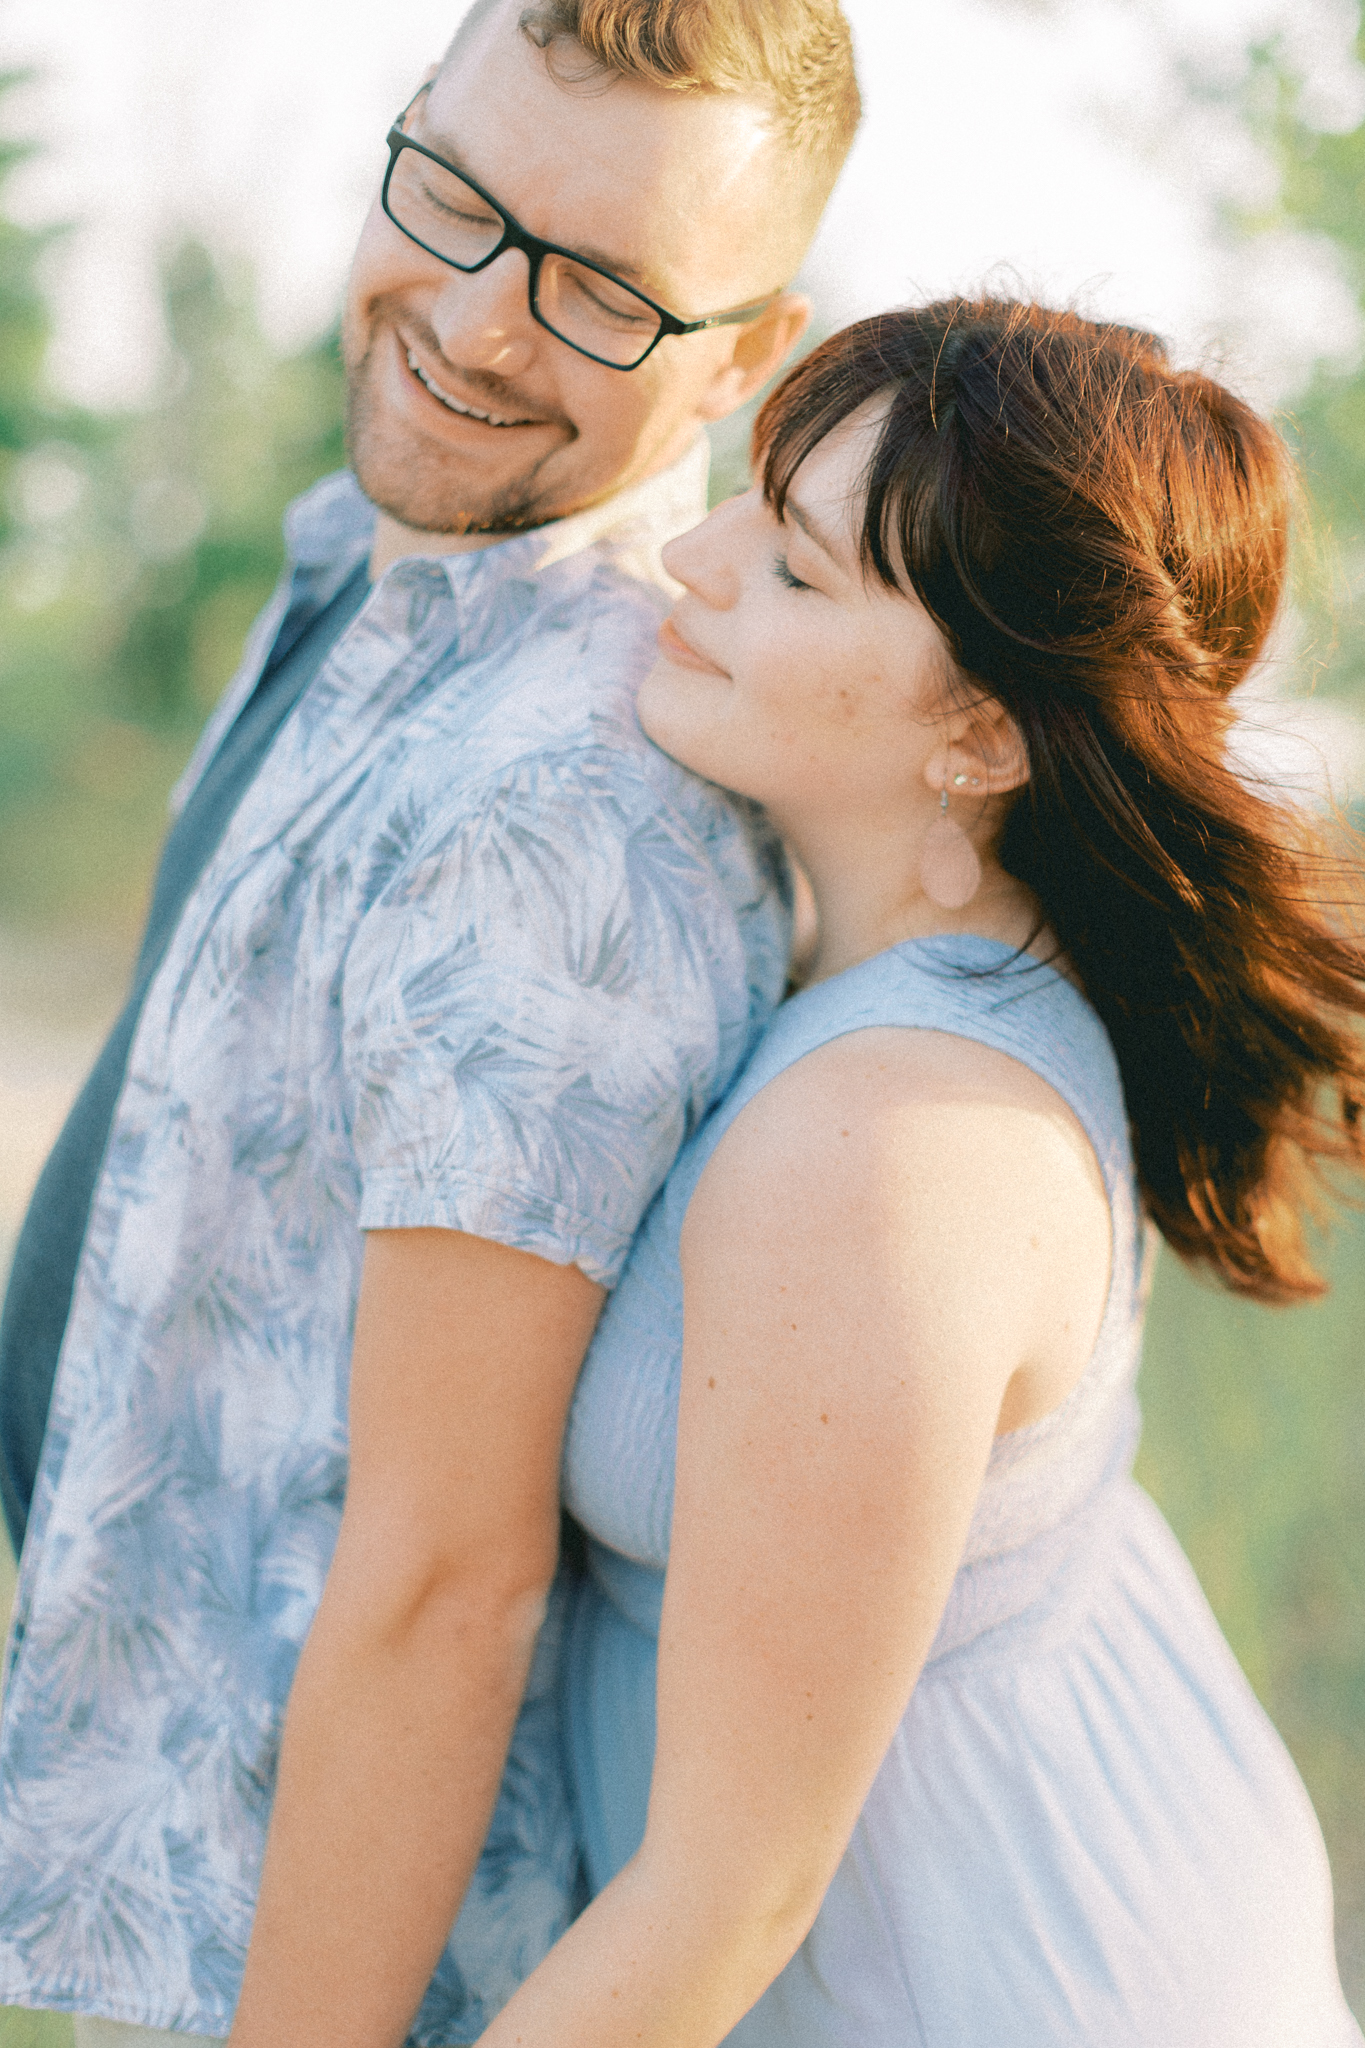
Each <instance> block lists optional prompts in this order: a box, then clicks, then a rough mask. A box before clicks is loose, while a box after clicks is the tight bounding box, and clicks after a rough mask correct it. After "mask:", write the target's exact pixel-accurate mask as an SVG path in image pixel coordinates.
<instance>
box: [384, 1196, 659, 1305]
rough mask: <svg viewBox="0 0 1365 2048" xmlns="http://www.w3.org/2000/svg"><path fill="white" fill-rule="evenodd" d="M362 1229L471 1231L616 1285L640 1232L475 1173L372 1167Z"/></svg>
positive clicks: (472, 1235)
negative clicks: (427, 1174)
mask: <svg viewBox="0 0 1365 2048" xmlns="http://www.w3.org/2000/svg"><path fill="white" fill-rule="evenodd" d="M360 1228H361V1229H362V1230H424V1229H432V1230H464V1231H467V1232H468V1233H469V1235H470V1236H471V1237H486V1238H490V1239H491V1240H492V1241H493V1243H495V1244H505V1245H508V1246H510V1247H511V1248H512V1250H514V1251H519V1252H534V1253H535V1254H536V1256H537V1257H538V1258H542V1259H548V1260H549V1261H550V1263H551V1264H552V1265H555V1266H577V1267H578V1269H579V1271H580V1272H581V1273H583V1274H585V1275H586V1276H587V1278H588V1279H589V1280H595V1281H596V1282H597V1283H598V1285H599V1286H602V1287H614V1286H615V1285H616V1283H617V1281H618V1280H619V1279H620V1277H621V1269H622V1267H623V1266H624V1265H625V1263H626V1254H627V1253H628V1252H629V1250H630V1245H631V1238H632V1236H633V1234H634V1233H633V1232H632V1231H629V1230H619V1229H614V1228H613V1227H612V1225H611V1223H610V1222H609V1221H608V1220H607V1219H605V1218H592V1217H584V1216H580V1215H577V1214H575V1213H574V1211H573V1210H571V1209H569V1208H566V1207H565V1206H564V1204H563V1203H560V1202H556V1201H553V1200H551V1199H550V1198H549V1197H548V1196H544V1195H537V1194H534V1193H531V1192H529V1191H528V1190H527V1189H525V1188H506V1187H499V1186H498V1185H497V1184H496V1183H495V1182H492V1181H486V1180H481V1179H480V1178H479V1177H478V1175H477V1174H468V1173H462V1174H442V1176H441V1177H440V1179H439V1180H426V1179H424V1178H422V1177H421V1176H414V1175H413V1174H411V1173H395V1172H377V1173H367V1174H366V1175H365V1180H364V1187H363V1191H362V1194H361V1202H360Z"/></svg>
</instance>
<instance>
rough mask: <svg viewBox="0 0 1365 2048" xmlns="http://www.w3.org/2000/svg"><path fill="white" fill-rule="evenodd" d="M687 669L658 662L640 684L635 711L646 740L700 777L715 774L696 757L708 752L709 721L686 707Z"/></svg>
mask: <svg viewBox="0 0 1365 2048" xmlns="http://www.w3.org/2000/svg"><path fill="white" fill-rule="evenodd" d="M688 680H689V678H688V676H687V673H686V671H685V670H680V669H677V668H674V667H673V666H672V664H671V663H669V662H667V661H657V662H656V663H655V664H654V667H653V668H652V669H651V670H650V672H649V674H648V675H647V676H646V677H645V679H644V681H643V682H642V683H641V685H640V692H639V695H638V696H637V698H636V700H635V712H636V716H637V717H638V718H639V721H640V729H641V731H642V732H643V733H644V735H645V738H646V739H648V740H652V741H653V743H654V745H655V746H656V747H657V748H658V749H659V751H660V753H663V754H669V755H671V756H672V758H673V759H674V760H675V761H678V762H681V764H682V766H683V767H684V768H692V769H694V770H695V771H696V773H697V774H698V775H707V776H708V778H709V779H710V780H714V779H715V778H714V775H712V774H711V773H710V771H709V770H708V769H707V768H705V767H703V766H702V764H701V762H700V761H699V760H696V759H694V758H693V756H694V755H695V754H697V753H698V752H699V751H705V737H706V730H705V721H698V720H697V719H696V718H689V717H688V716H687V711H686V706H685V704H684V703H683V702H681V701H680V699H684V698H686V697H687V696H688V695H689V694H690V692H689V691H688V688H687V683H688Z"/></svg>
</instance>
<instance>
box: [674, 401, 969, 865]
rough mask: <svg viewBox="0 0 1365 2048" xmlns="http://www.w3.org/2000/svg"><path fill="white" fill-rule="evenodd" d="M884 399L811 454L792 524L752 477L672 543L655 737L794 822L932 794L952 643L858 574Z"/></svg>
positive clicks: (796, 487) (914, 606)
mask: <svg viewBox="0 0 1365 2048" xmlns="http://www.w3.org/2000/svg"><path fill="white" fill-rule="evenodd" d="M885 404H886V401H885V400H884V399H876V400H873V401H871V402H870V403H869V405H867V406H864V407H863V408H862V409H861V410H860V411H859V412H857V413H854V414H853V415H851V416H850V418H849V419H848V420H847V421H845V422H844V424H843V425H842V426H841V427H839V428H837V429H836V430H835V431H834V432H833V433H831V434H830V435H828V436H827V437H826V439H825V440H824V441H822V442H821V443H820V444H819V446H818V447H817V448H816V449H815V450H814V452H813V453H812V454H811V455H810V456H809V457H808V458H807V459H806V461H805V462H803V463H802V465H801V467H800V469H799V470H798V471H797V473H796V477H795V479H794V481H793V485H792V489H791V492H790V495H789V496H788V499H787V505H786V512H785V516H784V518H783V519H781V520H780V521H779V520H778V519H776V518H775V517H774V516H773V513H772V511H771V510H770V508H769V507H768V505H767V504H766V503H765V502H764V500H763V497H762V495H761V493H760V492H759V491H757V490H752V491H749V492H747V493H746V494H745V495H744V496H743V497H740V498H733V499H731V500H730V501H729V502H728V503H727V504H724V505H721V506H719V507H717V509H716V510H715V511H714V512H713V513H712V514H711V516H710V518H709V519H707V520H706V521H705V522H704V523H703V524H702V525H701V526H698V527H696V528H695V529H694V530H693V531H692V532H691V533H688V534H684V535H683V536H682V538H681V539H679V540H675V541H672V542H671V543H670V544H669V546H668V547H667V548H666V549H665V551H664V562H665V565H666V566H667V568H668V570H669V572H670V574H672V575H673V576H675V577H676V578H677V579H678V581H679V582H680V583H682V584H683V585H684V586H685V588H684V594H683V596H682V597H681V598H680V599H679V600H678V602H677V604H676V605H675V606H674V609H673V611H672V613H671V614H670V616H669V618H668V619H667V620H666V621H665V622H664V624H663V626H662V627H661V628H660V632H659V646H660V650H661V658H660V660H659V661H658V663H657V664H656V666H655V667H654V669H653V670H652V671H651V673H650V675H649V676H648V677H647V679H646V681H645V683H644V685H643V687H642V689H641V691H640V699H639V712H640V721H641V724H642V725H643V726H644V729H645V731H646V732H647V733H648V734H649V736H650V738H651V739H652V740H653V741H654V742H655V743H656V745H658V746H660V747H662V748H663V749H664V751H665V752H666V753H669V754H671V755H673V757H674V758H675V759H676V760H678V761H681V762H683V763H684V765H685V766H687V767H689V768H692V769H695V770H696V772H697V773H698V774H700V775H704V776H706V777H707V778H708V779H709V780H711V781H712V782H718V783H721V784H723V785H724V786H725V787H726V788H728V789H733V790H738V791H739V792H740V793H741V794H743V795H745V796H750V797H754V798H756V799H757V800H758V801H759V802H760V803H763V804H765V805H766V806H767V807H768V809H769V810H770V811H771V812H772V813H773V815H774V818H775V819H776V820H777V821H778V822H779V823H780V824H781V825H782V826H783V827H784V829H786V830H787V831H789V832H792V833H793V834H795V835H797V836H799V835H800V833H801V829H802V827H803V826H804V825H806V824H807V823H815V822H817V820H818V819H819V817H820V816H821V815H822V814H828V813H830V812H831V811H835V810H838V811H844V812H849V813H852V814H854V815H856V816H857V817H859V818H861V819H862V820H864V821H865V822H867V823H870V822H871V817H872V813H873V812H874V811H875V810H877V809H880V808H882V807H883V806H891V807H894V809H895V811H896V813H897V815H898V816H899V817H900V818H901V819H902V820H904V819H905V817H906V806H907V805H913V806H915V807H917V808H922V807H924V806H925V805H926V804H929V805H932V803H933V801H934V792H933V789H932V788H931V785H930V781H929V780H928V779H927V778H926V767H927V766H928V765H929V763H930V761H931V757H932V756H934V754H935V753H936V752H937V753H938V754H939V755H941V754H942V750H943V743H942V732H941V718H942V714H943V713H944V712H945V710H947V709H948V708H949V706H948V701H947V690H946V685H947V679H948V675H949V673H950V671H949V666H948V660H947V651H946V648H945V646H944V643H943V640H942V637H941V635H940V634H939V632H938V629H937V627H936V626H935V625H934V624H933V622H932V620H931V619H930V617H929V615H928V613H927V612H926V611H925V610H924V608H923V606H922V605H921V604H920V603H919V602H918V601H917V600H916V599H915V598H914V597H913V596H909V595H906V594H903V593H901V592H898V591H892V590H888V589H886V587H885V586H884V585H883V584H881V583H879V582H878V581H876V580H875V579H872V580H866V581H865V580H864V577H863V573H862V569H861V565H860V563H859V561H858V547H857V534H858V528H859V524H860V519H861V510H862V506H861V493H860V485H861V481H862V477H863V473H864V470H865V468H866V465H867V462H868V459H869V457H870V455H871V453H872V450H873V447H874V445H875V442H876V437H877V433H878V431H879V429H880V426H881V421H882V417H883V414H884V411H885Z"/></svg>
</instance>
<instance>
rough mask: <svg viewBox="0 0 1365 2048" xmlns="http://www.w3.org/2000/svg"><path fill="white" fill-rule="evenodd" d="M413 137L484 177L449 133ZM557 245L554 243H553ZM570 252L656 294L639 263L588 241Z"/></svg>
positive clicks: (478, 181)
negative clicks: (631, 261) (627, 260)
mask: <svg viewBox="0 0 1365 2048" xmlns="http://www.w3.org/2000/svg"><path fill="white" fill-rule="evenodd" d="M413 141H414V142H424V143H425V144H426V146H427V148H428V149H432V150H434V151H435V152H436V154H437V156H439V157H440V158H442V159H443V161H444V162H446V163H448V164H449V165H450V168H451V169H452V170H453V171H460V172H462V173H463V175H464V176H465V177H466V178H473V179H474V182H475V183H476V184H478V185H482V183H483V179H482V178H480V177H478V176H477V175H476V173H475V172H474V170H473V169H472V168H471V166H470V162H469V159H468V157H467V156H466V155H465V153H464V151H463V150H462V149H461V148H460V145H459V144H458V142H455V141H453V140H452V138H451V137H450V136H449V135H421V136H417V135H415V136H414V137H413ZM498 203H499V204H501V203H502V202H501V201H499V202H498ZM558 246H559V245H558V244H556V247H558ZM573 254H574V255H575V256H583V257H585V258H586V259H587V261H588V262H589V263H597V264H600V265H601V267H602V269H603V270H609V271H610V272H611V274H612V276H613V277H619V278H620V279H621V280H622V282H623V283H624V284H635V285H639V286H640V288H641V290H642V291H644V290H647V291H648V292H649V293H650V295H651V297H656V296H657V295H658V289H659V288H658V285H657V284H656V283H651V281H650V278H649V275H648V273H647V272H646V271H643V270H641V268H640V266H639V265H638V263H627V262H626V261H625V260H624V258H622V257H619V256H613V255H612V254H611V253H610V251H609V250H606V249H596V248H594V247H593V246H592V244H591V243H590V242H575V244H574V247H573Z"/></svg>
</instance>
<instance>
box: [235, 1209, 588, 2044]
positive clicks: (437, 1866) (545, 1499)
mask: <svg viewBox="0 0 1365 2048" xmlns="http://www.w3.org/2000/svg"><path fill="white" fill-rule="evenodd" d="M602 1299H603V1290H602V1289H601V1288H600V1287H598V1286H596V1285H595V1284H594V1283H593V1282H592V1281H589V1280H587V1279H585V1278H584V1276H583V1275H582V1274H581V1273H580V1272H579V1271H578V1270H577V1268H576V1267H573V1266H556V1265H551V1264H550V1263H549V1262H548V1261H547V1260H544V1259H540V1258H536V1257H534V1256H533V1255H531V1254H530V1253H528V1252H521V1251H513V1250H510V1249H508V1248H507V1247H505V1246H503V1245H499V1244H494V1243H491V1242H489V1241H488V1240H486V1239H482V1238H476V1237H470V1236H468V1235H466V1234H465V1233H463V1232H460V1231H451V1230H392V1231H376V1232H373V1233H371V1235H370V1237H369V1239H368V1242H367V1249H366V1255H365V1269H364V1277H363V1280H362V1284H361V1291H360V1304H359V1311H358V1315H357V1320H356V1334H355V1348H354V1352H353V1356H352V1367H351V1404H350V1428H351V1466H350V1478H349V1482H348V1485H347V1492H346V1507H345V1512H344V1515H343V1517H342V1524H341V1532H340V1536H339V1538H338V1542H337V1548H336V1554H335V1557H334V1559H333V1562H332V1568H331V1571H330V1573H329V1575H328V1579H327V1584H326V1587H325V1589H324V1592H323V1597H322V1601H321V1604H320V1606H319V1609H318V1613H317V1618H316V1620H315V1621H314V1624H313V1628H312V1631H311V1633H310V1635H309V1637H308V1641H307V1643H306V1645H305V1647H304V1651H303V1655H302V1657H301V1659H300V1661H299V1668H298V1674H297V1676H296V1678H295V1681H294V1687H293V1691H292V1693H291V1695H290V1701H289V1710H288V1714H287V1717H286V1722H285V1731H284V1741H283V1746H282V1751H281V1757H280V1772H279V1782H278V1789H277V1792H276V1797H275V1807H274V1814H273V1818H272V1820H271V1825H270V1834H269V1839H268V1843H267V1848H266V1859H265V1870H264V1875H263V1879H262V1884H261V1892H260V1901H259V1905H258V1908H257V1913H256V1921H255V1927H254V1930H253V1933H252V1938H251V1947H250V1951H249V1954H248V1957H247V1965H246V1975H245V1979H244V1982H243V1985H242V1995H241V2001H240V2004H239V2006H238V2010H237V2019H236V2023H235V2025H234V2027H233V2032H232V2042H233V2048H267V2044H268V2048H313V2044H316V2048H348V2044H351V2043H354V2044H356V2048H362V2044H363V2048H390V2044H394V2043H397V2042H400V2041H401V2040H402V2039H403V2036H404V2034H405V2032H406V2030H407V2027H408V2025H409V2022H410V2021H411V2019H412V2016H413V2014H414V2013H415V2011H416V2009H417V2006H418V2004H419V2002H420V2000H421V1998H422V1995H423V1993H424V1991H425V1990H426V1987H427V1983H428V1981H429V1979H430V1977H431V1974H432V1971H433V1970H434V1968H435V1966H436V1962H437V1959H438V1957H439V1955H440V1953H441V1950H442V1948H443V1946H444V1944H445V1941H446V1938H447V1936H448V1934H449V1932H450V1927H451V1924H452V1922H453V1920H454V1918H455V1914H456V1911H457V1910H458V1907H459V1904H460V1901H461V1899H462V1898H463V1896H464V1892H465V1889H466V1887H467V1885H468V1883H469V1880H470V1877H471V1876H472V1874H473V1870H474V1866H475V1863H476V1862H477V1860H478V1855H479V1850H480V1848H481V1846H482V1843H483V1839H484V1836H485V1834H486V1832H487V1829H488V1824H489V1820H490V1818H491V1816H492V1811H493V1805H494V1801H495V1799H496V1796H497V1790H498V1784H499V1781H500V1778H501V1775H502V1768H503V1762H504V1759H505V1756H506V1753H507V1746H508V1742H509V1739H510V1736H511V1732H512V1725H513V1722H514V1720H515V1717H516V1713H517V1708H518V1705H519V1703H520V1700H521V1696H522V1691H523V1688H524V1686H525V1682H526V1677H527V1672H528V1669H529V1665H530V1659H531V1653H532V1650H533V1648H534V1644H535V1639H536V1632H537V1630H538V1627H539V1625H540V1620H541V1615H542V1612H543V1606H544V1599H545V1594H546V1591H547V1589H548V1587H549V1584H550V1581H551V1578H552V1577H553V1574H554V1569H555V1561H556V1552H557V1546H558V1539H559V1460H560V1444H561V1439H562V1436H563V1431H564V1421H565V1416H566V1413H567V1410H568V1404H569V1399H570V1396H571V1394H572V1391H573V1385H574V1380H575V1378H576V1376H577V1373H578V1368H579V1365H580V1363H581V1362H582V1358H583V1354H584V1352H585V1350H586V1349H587V1345H588V1340H589V1338H590V1337H591V1335H592V1330H593V1326H594V1324H595V1322H596V1320H597V1316H598V1312H599V1310H600V1308H601V1304H602Z"/></svg>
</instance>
